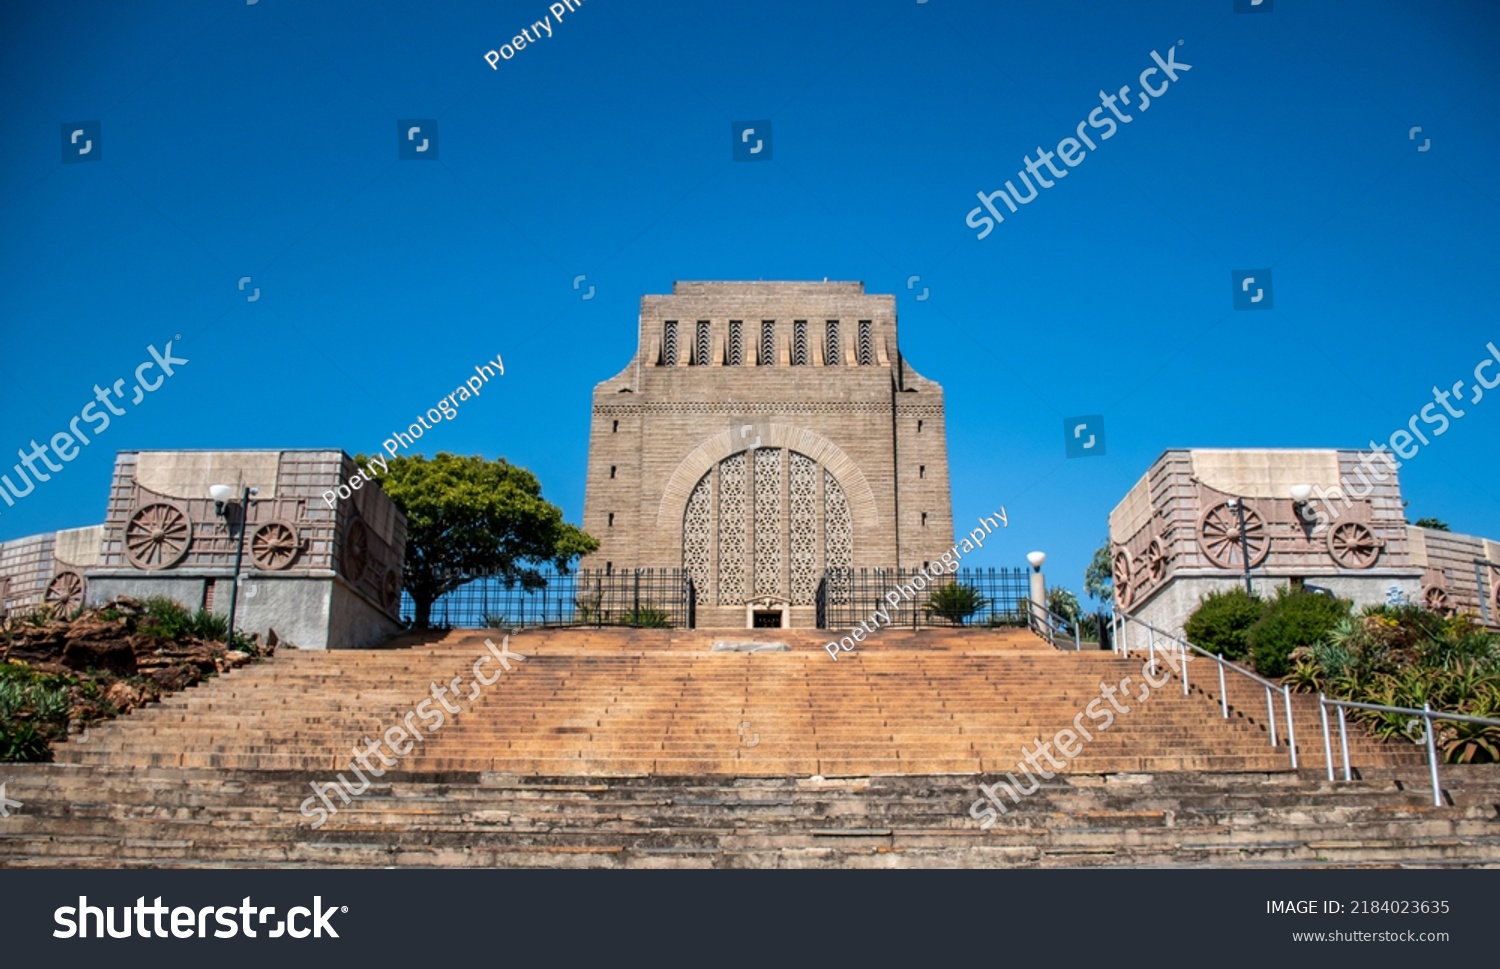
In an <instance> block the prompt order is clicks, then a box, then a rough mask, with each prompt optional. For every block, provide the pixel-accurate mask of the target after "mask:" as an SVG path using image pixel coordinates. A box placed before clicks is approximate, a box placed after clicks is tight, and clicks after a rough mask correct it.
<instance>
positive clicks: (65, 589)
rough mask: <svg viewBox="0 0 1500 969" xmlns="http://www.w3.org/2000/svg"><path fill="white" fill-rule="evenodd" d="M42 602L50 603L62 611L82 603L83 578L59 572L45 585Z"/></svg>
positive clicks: (75, 573)
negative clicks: (45, 589)
mask: <svg viewBox="0 0 1500 969" xmlns="http://www.w3.org/2000/svg"><path fill="white" fill-rule="evenodd" d="M42 601H43V602H47V603H51V604H52V605H54V606H57V607H58V608H59V609H62V610H64V611H66V610H68V609H72V608H73V607H74V606H77V605H81V604H82V603H83V576H81V575H79V574H78V573H77V572H59V573H57V576H56V577H55V578H54V579H53V580H52V581H51V582H49V583H47V591H46V592H43V593H42Z"/></svg>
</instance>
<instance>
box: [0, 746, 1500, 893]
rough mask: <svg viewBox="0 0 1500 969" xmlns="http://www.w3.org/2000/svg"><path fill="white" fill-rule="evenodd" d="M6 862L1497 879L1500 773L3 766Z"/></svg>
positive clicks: (2, 850) (2, 858) (0, 857)
mask: <svg viewBox="0 0 1500 969" xmlns="http://www.w3.org/2000/svg"><path fill="white" fill-rule="evenodd" d="M7 773H8V774H9V775H10V780H9V789H8V790H9V796H10V797H11V798H13V799H15V800H19V801H21V802H22V804H23V807H22V808H21V809H20V810H19V811H18V812H15V813H12V815H11V817H10V818H8V819H3V820H0V865H3V866H6V867H49V868H51V867H84V868H121V867H179V866H190V867H325V866H336V867H381V866H401V867H447V866H466V867H467V866H476V867H489V866H503V867H548V868H555V867H579V868H582V867H590V868H595V867H603V868H707V867H787V868H794V867H830V868H831V867H883V868H894V867H1006V866H1041V867H1078V866H1100V867H1102V866H1184V867H1192V866H1223V865H1234V866H1273V867H1316V866H1328V867H1389V866H1403V867H1500V822H1497V820H1496V805H1497V803H1500V773H1497V772H1495V771H1492V770H1484V769H1475V768H1468V769H1465V770H1462V771H1453V770H1447V771H1445V778H1444V786H1445V788H1447V789H1448V791H1449V793H1450V796H1451V798H1452V801H1453V806H1449V807H1444V808H1434V807H1432V806H1431V803H1430V800H1429V799H1428V795H1427V792H1426V791H1425V790H1423V789H1413V785H1414V784H1418V783H1421V780H1420V777H1419V776H1418V777H1411V778H1405V779H1401V778H1390V779H1387V780H1384V781H1379V782H1376V781H1356V782H1353V783H1348V784H1346V783H1342V782H1341V783H1337V784H1329V783H1327V782H1326V781H1323V780H1321V777H1320V775H1319V774H1318V773H1317V772H1304V773H1303V774H1302V775H1300V776H1299V775H1296V774H1290V773H1280V774H1259V773H1249V774H1245V773H1237V774H1201V773H1177V774H1166V775H1161V774H1158V775H1142V774H1133V775H1113V776H1109V777H1098V776H1089V775H1060V776H1059V777H1058V778H1057V779H1055V780H1053V781H1049V782H1046V783H1045V784H1044V785H1043V786H1042V788H1041V789H1040V790H1039V791H1038V792H1037V793H1036V794H1034V795H1032V796H1031V797H1029V798H1026V799H1023V801H1022V802H1021V804H1020V805H1019V806H1017V807H1015V808H1013V809H1012V810H1011V812H1010V813H1009V814H1007V815H1006V816H1005V817H1003V818H1001V819H1000V820H999V821H998V822H997V823H996V824H995V825H994V826H993V827H991V828H990V829H989V830H987V831H984V830H981V829H980V828H979V826H978V825H977V824H976V823H975V822H974V821H973V820H971V819H970V818H969V816H968V813H967V812H968V805H969V804H970V802H971V801H972V800H973V799H974V798H975V796H976V792H975V787H974V785H975V784H976V783H977V781H978V780H979V778H975V777H955V776H952V775H938V776H930V775H929V776H905V777H875V778H854V779H830V780H821V779H810V778H789V777H784V778H771V777H765V778H728V777H690V778H684V777H667V776H644V777H628V778H627V777H595V778H583V777H568V778H524V777H516V776H515V775H502V774H456V773H455V774H448V775H437V776H426V777H407V778H396V779H390V777H389V775H388V777H387V778H382V779H380V780H379V781H376V782H375V783H374V784H373V785H372V787H371V788H370V790H369V791H368V792H367V793H366V794H365V795H364V796H362V797H359V798H357V799H355V801H354V803H353V804H352V805H350V806H348V807H345V808H344V809H343V810H341V811H340V812H339V813H337V814H336V815H334V816H333V817H332V818H331V819H329V820H328V822H327V823H326V824H324V825H322V827H321V828H319V829H316V830H314V829H312V828H311V826H310V823H309V821H308V819H307V818H306V817H303V816H301V815H300V814H299V810H298V804H299V803H300V801H301V800H302V799H303V798H304V797H305V796H306V795H307V792H308V787H307V783H308V780H309V779H310V778H311V777H314V776H315V775H308V774H300V773H296V772H267V771H245V770H229V771H216V770H208V769H203V768H196V769H190V768H143V769H133V770H132V769H125V768H83V767H78V766H76V765H20V766H17V767H15V768H14V769H7Z"/></svg>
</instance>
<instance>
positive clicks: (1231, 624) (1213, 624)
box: [1183, 586, 1266, 659]
mask: <svg viewBox="0 0 1500 969" xmlns="http://www.w3.org/2000/svg"><path fill="white" fill-rule="evenodd" d="M1265 609H1266V604H1265V603H1264V602H1262V601H1261V599H1260V598H1259V597H1258V596H1252V595H1251V594H1250V593H1248V592H1246V591H1245V590H1244V589H1241V588H1239V587H1238V586H1236V587H1235V588H1233V589H1228V590H1226V591H1223V592H1210V593H1209V594H1208V595H1207V596H1205V597H1204V599H1203V601H1202V602H1201V603H1199V604H1198V608H1197V609H1195V610H1193V614H1192V615H1191V616H1189V617H1188V621H1187V625H1186V626H1184V627H1183V632H1184V633H1185V634H1186V636H1187V638H1188V642H1190V643H1192V644H1193V645H1194V646H1197V647H1198V648H1200V649H1206V650H1208V651H1209V652H1210V653H1223V654H1224V658H1225V659H1244V658H1245V657H1246V656H1247V655H1249V652H1250V645H1249V642H1248V641H1247V640H1246V634H1247V633H1248V632H1249V631H1250V627H1251V626H1253V625H1255V623H1256V621H1257V620H1259V619H1260V617H1261V615H1262V614H1263V613H1264V612H1265Z"/></svg>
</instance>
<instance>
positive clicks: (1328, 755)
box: [1112, 611, 1500, 807]
mask: <svg viewBox="0 0 1500 969" xmlns="http://www.w3.org/2000/svg"><path fill="white" fill-rule="evenodd" d="M1112 618H1113V621H1114V623H1115V631H1116V634H1115V636H1114V637H1113V639H1114V643H1115V652H1116V653H1119V654H1120V655H1122V656H1129V655H1130V642H1129V637H1128V636H1126V635H1125V634H1124V633H1125V630H1126V628H1127V627H1128V625H1129V624H1130V623H1135V624H1136V625H1138V626H1142V627H1144V628H1145V630H1146V635H1147V642H1148V649H1150V651H1151V656H1152V661H1153V662H1154V661H1155V657H1156V652H1155V651H1156V635H1157V634H1158V633H1160V634H1161V635H1162V636H1163V637H1165V638H1166V639H1167V640H1168V641H1169V642H1172V643H1174V644H1176V646H1177V648H1178V651H1179V652H1183V651H1185V650H1188V649H1190V650H1192V651H1193V652H1195V653H1199V654H1201V655H1203V656H1206V657H1208V658H1209V659H1212V660H1214V661H1215V662H1216V663H1217V664H1218V668H1219V669H1218V672H1219V704H1220V710H1221V711H1222V715H1223V717H1224V718H1225V719H1228V717H1229V697H1228V695H1227V693H1226V692H1225V689H1224V670H1225V669H1226V668H1228V669H1231V670H1233V671H1235V672H1236V673H1239V674H1241V675H1242V676H1246V677H1249V678H1250V679H1251V680H1254V681H1255V682H1256V683H1259V684H1260V685H1261V686H1262V687H1263V688H1264V689H1265V691H1266V713H1267V721H1268V724H1269V730H1270V735H1271V746H1272V747H1275V746H1277V742H1276V739H1277V738H1276V726H1277V725H1276V707H1275V703H1274V701H1273V700H1272V695H1273V694H1274V693H1280V694H1281V696H1282V702H1283V706H1284V708H1285V710H1286V736H1287V747H1288V750H1289V752H1290V753H1291V760H1292V769H1293V770H1296V769H1297V735H1296V733H1295V728H1294V725H1293V720H1292V699H1291V689H1290V687H1288V686H1287V685H1286V684H1280V685H1278V684H1275V683H1272V682H1271V681H1270V680H1267V679H1266V678H1265V677H1263V676H1260V675H1259V674H1257V673H1254V672H1251V671H1250V670H1247V669H1245V668H1244V667H1243V666H1240V665H1239V664H1237V663H1234V662H1232V661H1229V660H1226V659H1224V655H1223V654H1222V653H1218V654H1215V653H1210V652H1208V651H1207V650H1205V649H1203V648H1201V647H1199V646H1195V645H1193V644H1192V643H1190V642H1188V641H1187V640H1186V639H1183V638H1181V637H1178V636H1172V635H1170V634H1168V633H1164V632H1162V631H1161V630H1159V629H1157V628H1156V627H1155V626H1153V625H1151V624H1150V623H1148V622H1146V621H1144V620H1141V619H1137V618H1135V617H1134V616H1131V615H1129V614H1127V613H1124V612H1120V611H1116V612H1115V613H1114V614H1113V617H1112ZM1182 669H1183V675H1182V689H1183V693H1184V694H1186V693H1187V689H1188V677H1187V664H1186V663H1184V664H1183V668H1182ZM1329 707H1333V708H1334V709H1335V710H1336V711H1337V712H1338V719H1339V748H1340V751H1341V753H1342V756H1343V764H1344V780H1346V781H1349V780H1353V779H1354V778H1353V771H1352V769H1351V767H1350V763H1349V734H1348V727H1347V723H1346V718H1345V716H1344V710H1345V709H1358V710H1374V711H1376V712H1379V713H1396V714H1406V715H1408V716H1415V717H1421V718H1423V720H1424V721H1425V723H1424V727H1423V731H1422V732H1423V735H1424V736H1423V740H1422V741H1416V742H1418V743H1423V742H1425V744H1426V747H1427V768H1428V774H1429V776H1430V778H1431V781H1432V803H1433V805H1434V806H1435V807H1442V806H1443V792H1442V788H1441V786H1440V783H1439V781H1438V759H1437V743H1436V739H1435V732H1434V731H1433V729H1432V725H1433V721H1435V720H1454V721H1458V722H1461V723H1477V724H1481V725H1485V726H1496V727H1500V720H1493V719H1490V718H1488V717H1472V716H1469V715H1468V714H1464V713H1447V712H1444V711H1441V710H1433V709H1432V705H1431V704H1428V703H1424V704H1422V709H1420V710H1418V709H1415V708H1413V707H1388V706H1384V705H1383V704H1379V703H1361V702H1359V701H1356V700H1330V699H1328V697H1327V696H1325V695H1323V694H1321V693H1320V694H1318V712H1319V714H1320V716H1321V719H1322V724H1323V759H1324V763H1325V764H1327V766H1328V779H1329V780H1330V781H1331V780H1334V773H1333V742H1332V735H1331V733H1330V731H1329V726H1328V708H1329Z"/></svg>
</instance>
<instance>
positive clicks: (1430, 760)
mask: <svg viewBox="0 0 1500 969" xmlns="http://www.w3.org/2000/svg"><path fill="white" fill-rule="evenodd" d="M1329 707H1333V708H1335V709H1336V710H1338V714H1339V748H1340V749H1341V750H1342V752H1343V756H1344V780H1346V781H1352V780H1353V779H1354V776H1353V774H1352V772H1351V771H1350V769H1349V733H1348V728H1347V727H1346V725H1345V718H1344V710H1345V709H1346V708H1347V709H1355V710H1374V711H1376V712H1377V713H1402V714H1407V715H1410V716H1418V717H1421V718H1422V719H1423V721H1424V724H1423V727H1422V735H1423V736H1422V740H1421V741H1416V742H1417V743H1423V742H1425V744H1426V746H1427V773H1428V775H1429V776H1430V777H1431V779H1432V804H1433V806H1434V807H1442V806H1443V789H1442V787H1441V786H1440V784H1439V783H1438V761H1437V740H1436V736H1435V733H1436V732H1435V731H1434V730H1433V729H1432V722H1433V721H1434V720H1456V721H1458V722H1460V723H1478V724H1483V725H1485V726H1491V727H1500V720H1492V719H1490V718H1489V717H1471V716H1469V715H1468V714H1466V713H1445V712H1443V711H1441V710H1433V709H1432V705H1431V704H1429V703H1424V704H1422V709H1420V710H1417V709H1415V708H1413V707H1388V706H1384V705H1382V704H1379V703H1360V702H1358V701H1355V700H1330V699H1328V697H1326V696H1324V695H1323V694H1321V693H1319V694H1318V710H1319V712H1320V713H1321V714H1322V717H1323V757H1324V760H1325V761H1326V762H1327V764H1328V779H1329V780H1330V781H1331V780H1333V745H1332V742H1331V738H1330V736H1329V733H1328V708H1329Z"/></svg>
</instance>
